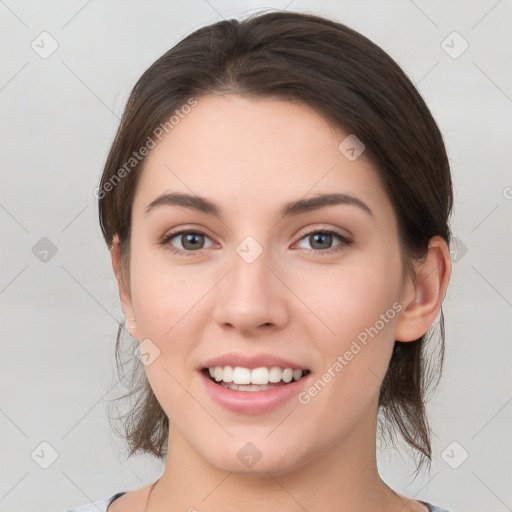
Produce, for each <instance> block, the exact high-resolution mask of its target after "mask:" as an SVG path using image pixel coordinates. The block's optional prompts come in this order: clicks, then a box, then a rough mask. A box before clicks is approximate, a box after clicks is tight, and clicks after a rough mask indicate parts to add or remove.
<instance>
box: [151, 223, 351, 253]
mask: <svg viewBox="0 0 512 512" xmlns="http://www.w3.org/2000/svg"><path fill="white" fill-rule="evenodd" d="M318 233H321V234H324V235H334V236H336V237H338V238H339V240H340V242H341V243H339V244H338V245H335V246H334V247H331V248H329V249H325V250H321V249H309V250H308V254H315V255H320V256H326V255H330V254H332V253H335V252H338V251H341V250H342V249H343V248H344V247H346V246H349V245H351V244H352V240H350V239H348V238H347V237H346V236H344V235H342V234H341V233H338V232H337V231H334V230H333V229H317V230H313V231H310V232H308V233H306V234H304V235H302V236H301V237H300V238H299V240H298V241H299V242H300V241H301V240H303V239H304V238H306V237H308V236H311V235H313V234H318ZM184 234H198V235H204V236H205V237H207V238H208V235H207V234H206V233H204V232H203V231H199V230H191V229H182V230H179V231H173V232H171V233H169V234H167V235H166V236H164V238H163V239H162V241H161V242H160V244H161V245H163V246H166V247H167V249H168V250H169V251H170V252H172V253H173V254H177V255H179V256H185V257H187V256H194V254H195V253H198V252H200V251H201V249H198V250H197V251H183V250H181V249H176V247H174V246H172V245H171V244H170V241H171V240H172V239H173V238H176V237H177V236H179V235H184Z"/></svg>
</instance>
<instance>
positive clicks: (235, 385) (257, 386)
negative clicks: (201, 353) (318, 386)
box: [201, 366, 310, 392]
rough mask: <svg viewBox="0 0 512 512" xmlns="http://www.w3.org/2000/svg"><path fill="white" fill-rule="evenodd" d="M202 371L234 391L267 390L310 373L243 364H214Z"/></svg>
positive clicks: (217, 382)
mask: <svg viewBox="0 0 512 512" xmlns="http://www.w3.org/2000/svg"><path fill="white" fill-rule="evenodd" d="M201 372H202V373H203V374H204V375H205V376H206V377H207V378H208V379H209V380H210V381H212V382H214V383H215V384H217V385H219V386H222V387H223V388H225V389H231V390H233V391H245V392H254V391H266V390H269V389H274V388H278V387H283V386H286V385H288V384H290V383H293V382H297V381H298V380H301V379H303V378H305V377H306V376H307V375H309V373H310V371H309V370H307V369H303V370H293V369H292V368H281V367H278V366H273V367H264V366H262V367H260V368H254V369H250V368H244V367H241V366H234V367H233V366H212V367H209V368H203V369H202V370H201Z"/></svg>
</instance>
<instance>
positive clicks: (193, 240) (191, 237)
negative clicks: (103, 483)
mask: <svg viewBox="0 0 512 512" xmlns="http://www.w3.org/2000/svg"><path fill="white" fill-rule="evenodd" d="M201 236H202V235H199V234H197V233H195V234H194V233H188V234H186V235H185V243H184V244H183V247H185V249H197V246H198V245H199V244H200V242H198V241H197V240H198V239H200V238H201ZM189 243H190V244H191V245H190V247H187V244H189Z"/></svg>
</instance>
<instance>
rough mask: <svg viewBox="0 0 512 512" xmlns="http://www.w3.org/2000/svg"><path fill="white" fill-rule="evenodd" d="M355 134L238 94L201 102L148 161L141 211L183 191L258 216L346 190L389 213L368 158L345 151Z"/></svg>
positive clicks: (304, 111) (291, 107)
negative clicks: (158, 198) (273, 205)
mask: <svg viewBox="0 0 512 512" xmlns="http://www.w3.org/2000/svg"><path fill="white" fill-rule="evenodd" d="M348 135H350V134H349V133H347V132H346V131H344V130H343V129H342V128H340V127H335V126H333V125H332V124H330V123H329V122H328V121H327V120H326V119H325V118H324V117H322V116H321V115H319V114H318V113H317V112H315V110H314V109H312V108H311V107H309V106H307V105H305V104H302V103H297V102H291V101H286V100H282V99H276V98H253V97H250V98H248V97H242V96H238V95H234V94H229V95H224V96H204V97H200V98H197V105H196V106H195V107H194V108H192V109H190V112H189V113H188V114H186V115H184V116H182V117H181V118H180V120H179V122H178V123H177V124H175V125H174V126H173V128H172V129H171V130H170V131H169V133H168V134H166V135H164V137H163V138H162V141H161V142H160V143H159V144H158V145H157V146H156V147H155V148H154V149H153V150H151V152H150V154H149V155H148V157H146V161H145V163H144V170H143V171H142V176H141V177H140V180H139V183H138V187H137V193H136V197H135V204H134V208H143V207H145V206H147V204H149V203H150V202H151V201H152V200H153V199H154V198H155V196H156V195H158V194H161V193H162V192H167V191H183V192H187V193H192V194H194V193H195V194H198V195H202V196H208V197H214V198H215V201H216V202H220V203H223V202H225V203H226V205H229V206H231V207H232V208H233V209H234V210H236V207H238V208H243V209H244V211H248V210H250V209H251V208H253V209H254V211H253V213H255V214H256V213H261V210H262V207H264V206H268V207H270V206H271V203H273V202H274V200H275V202H276V206H277V203H279V204H281V203H282V202H283V200H284V199H287V200H290V199H296V198H299V197H304V196H306V195H308V194H309V195H311V194H316V193H325V192H341V193H350V194H353V195H356V196H358V197H361V199H363V200H364V201H365V202H367V203H372V204H373V205H375V206H376V207H377V210H378V209H379V208H381V209H382V208H384V209H385V208H386V207H387V208H388V210H389V208H390V205H389V201H388V198H387V196H386V194H385V192H384V188H383V187H382V183H381V181H380V178H379V175H378V173H377V172H376V170H375V168H374V167H373V165H372V164H371V162H370V160H369V159H368V158H367V157H366V155H365V154H364V152H363V153H362V154H361V156H359V157H358V158H357V159H355V160H353V161H351V160H350V159H348V158H347V157H346V156H345V154H344V153H343V152H342V151H340V149H339V145H340V143H342V141H344V140H345V139H346V138H347V136H348ZM386 203H388V204H386ZM372 209H373V208H372ZM380 213H381V214H382V213H383V212H380ZM388 213H389V211H388Z"/></svg>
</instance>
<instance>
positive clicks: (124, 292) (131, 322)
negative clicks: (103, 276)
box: [110, 235, 137, 338]
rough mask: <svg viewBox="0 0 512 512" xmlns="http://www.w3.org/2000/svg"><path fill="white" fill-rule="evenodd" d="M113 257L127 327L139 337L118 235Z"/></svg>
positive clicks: (114, 241)
mask: <svg viewBox="0 0 512 512" xmlns="http://www.w3.org/2000/svg"><path fill="white" fill-rule="evenodd" d="M110 252H111V258H112V269H113V270H114V274H115V276H116V280H117V286H118V288H119V298H120V300H121V306H122V308H123V313H124V316H125V318H126V327H127V328H128V332H129V333H130V335H131V336H132V337H133V338H137V335H136V334H137V324H136V319H135V314H134V312H133V307H132V300H131V293H130V290H129V288H128V286H127V283H126V282H125V279H124V277H123V276H124V273H125V269H123V266H122V261H121V247H120V244H119V238H118V236H117V235H115V236H114V239H113V241H112V247H111V250H110Z"/></svg>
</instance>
